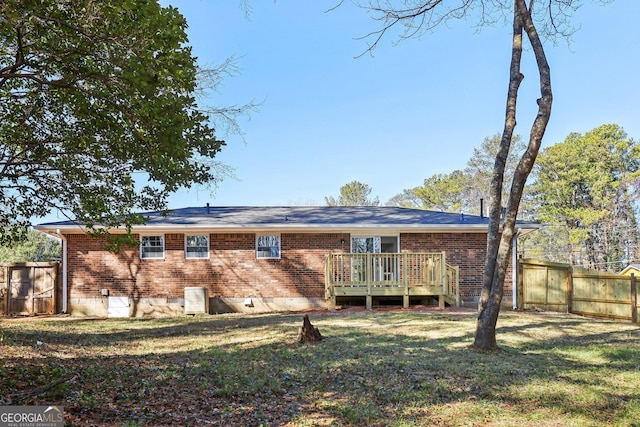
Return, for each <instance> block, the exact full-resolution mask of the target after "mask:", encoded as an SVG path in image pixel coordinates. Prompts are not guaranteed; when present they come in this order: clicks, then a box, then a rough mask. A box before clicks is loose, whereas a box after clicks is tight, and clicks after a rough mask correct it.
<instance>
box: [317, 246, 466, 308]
mask: <svg viewBox="0 0 640 427" xmlns="http://www.w3.org/2000/svg"><path fill="white" fill-rule="evenodd" d="M458 276H459V271H458V268H457V267H452V266H449V265H447V263H446V256H445V253H444V252H430V253H376V254H374V253H365V254H351V253H346V254H345V253H340V254H329V256H328V257H327V263H326V279H325V281H326V283H325V284H326V286H325V288H326V297H327V299H329V298H332V299H334V302H335V297H336V296H376V295H377V296H385V295H386V296H406V297H407V298H406V299H405V300H406V302H405V305H407V304H408V297H409V296H411V295H416V296H429V295H438V296H446V297H448V298H449V300H452V301H455V304H456V305H459V302H460V294H459V287H458V283H459V278H458Z"/></svg>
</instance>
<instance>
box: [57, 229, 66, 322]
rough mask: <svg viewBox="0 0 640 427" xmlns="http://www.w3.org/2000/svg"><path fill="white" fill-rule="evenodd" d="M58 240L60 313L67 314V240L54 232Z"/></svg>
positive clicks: (58, 231)
mask: <svg viewBox="0 0 640 427" xmlns="http://www.w3.org/2000/svg"><path fill="white" fill-rule="evenodd" d="M56 233H57V234H58V236H60V240H62V312H63V313H66V312H67V238H66V237H64V234H62V233H60V229H57V230H56Z"/></svg>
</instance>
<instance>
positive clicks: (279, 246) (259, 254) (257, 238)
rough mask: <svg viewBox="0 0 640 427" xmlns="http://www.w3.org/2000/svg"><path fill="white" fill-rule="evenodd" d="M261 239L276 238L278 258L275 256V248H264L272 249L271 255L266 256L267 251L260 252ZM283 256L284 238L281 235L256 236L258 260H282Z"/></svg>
mask: <svg viewBox="0 0 640 427" xmlns="http://www.w3.org/2000/svg"><path fill="white" fill-rule="evenodd" d="M261 237H270V238H274V237H276V238H277V239H278V249H277V250H278V255H277V256H273V255H272V254H273V249H274V248H275V246H264V247H265V248H270V249H269V250H268V252H269V255H266V252H267V251H266V250H262V251H261V250H260V246H259V243H260V238H261ZM281 256H282V238H281V236H280V234H256V258H257V259H280V258H281Z"/></svg>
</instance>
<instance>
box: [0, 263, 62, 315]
mask: <svg viewBox="0 0 640 427" xmlns="http://www.w3.org/2000/svg"><path fill="white" fill-rule="evenodd" d="M0 268H1V269H2V273H0V274H1V275H2V276H3V279H4V280H3V281H2V285H3V286H1V287H0V314H4V315H14V314H19V315H36V314H54V313H55V312H56V306H57V299H58V298H57V296H58V295H57V294H58V292H57V291H58V286H57V284H58V263H48V262H47V263H41V262H30V263H18V264H2V265H1V267H0Z"/></svg>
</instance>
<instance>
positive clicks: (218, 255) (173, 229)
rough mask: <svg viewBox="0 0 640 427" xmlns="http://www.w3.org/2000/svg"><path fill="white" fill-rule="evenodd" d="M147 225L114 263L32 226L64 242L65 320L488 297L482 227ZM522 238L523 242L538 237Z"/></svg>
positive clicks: (361, 219) (253, 215)
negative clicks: (484, 293)
mask: <svg viewBox="0 0 640 427" xmlns="http://www.w3.org/2000/svg"><path fill="white" fill-rule="evenodd" d="M144 216H145V217H146V218H147V222H146V224H145V225H142V226H138V227H135V228H134V229H133V230H132V232H133V233H134V234H135V235H136V237H137V238H139V240H140V246H139V247H133V248H131V247H129V248H124V249H123V250H122V251H121V252H120V253H118V254H114V253H112V252H109V251H108V250H105V248H104V247H105V243H106V238H105V237H93V236H90V235H88V234H87V233H85V232H84V230H83V227H82V226H81V225H78V224H76V223H74V222H72V221H63V222H53V223H47V224H41V225H39V226H36V229H37V230H39V231H41V232H45V233H49V234H51V235H54V236H57V237H59V238H60V239H62V242H63V245H62V246H63V262H62V274H61V276H62V278H61V281H62V284H61V286H62V294H63V295H64V297H63V301H62V311H63V312H65V313H70V314H72V315H80V316H82V315H85V316H106V315H109V316H134V317H140V316H154V315H179V314H183V313H185V312H186V313H189V312H209V313H218V312H229V311H243V312H265V311H282V310H304V309H310V308H321V307H329V306H331V305H333V304H337V305H343V304H363V305H364V304H366V305H367V307H371V306H373V305H377V304H382V303H396V304H398V305H400V304H402V305H404V306H408V305H409V304H431V303H435V301H438V303H439V304H440V305H442V306H443V305H444V304H445V303H448V304H456V305H464V306H473V305H475V304H477V300H478V296H479V294H480V287H481V283H482V274H483V266H484V257H485V252H486V243H487V226H488V218H486V217H484V216H472V215H462V214H451V213H443V212H433V211H426V210H418V209H408V208H398V207H213V206H209V205H208V204H207V206H206V207H191V208H183V209H175V210H172V211H171V212H170V213H169V215H168V216H162V215H161V214H160V213H159V212H149V213H145V214H144ZM518 227H519V229H520V233H527V232H530V231H533V230H536V229H537V228H538V227H539V226H538V225H537V224H532V223H518ZM110 232H111V233H118V232H122V230H118V229H114V230H110ZM513 252H514V253H516V251H513ZM514 260H515V257H514ZM512 270H513V271H515V269H513V268H512ZM511 274H512V273H509V274H508V276H507V280H506V283H505V301H506V302H509V298H508V297H509V296H511V295H512V292H511V289H512V286H511V283H512V281H513V279H512V277H511Z"/></svg>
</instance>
